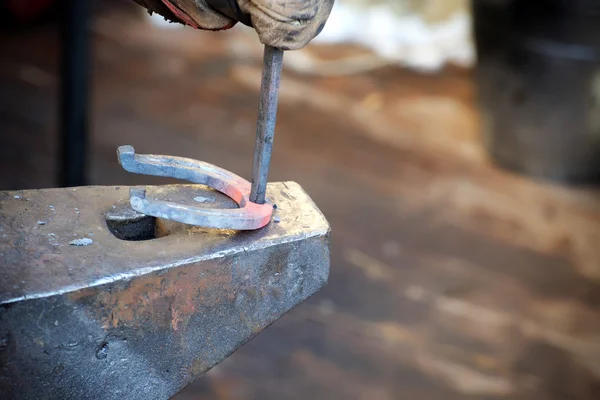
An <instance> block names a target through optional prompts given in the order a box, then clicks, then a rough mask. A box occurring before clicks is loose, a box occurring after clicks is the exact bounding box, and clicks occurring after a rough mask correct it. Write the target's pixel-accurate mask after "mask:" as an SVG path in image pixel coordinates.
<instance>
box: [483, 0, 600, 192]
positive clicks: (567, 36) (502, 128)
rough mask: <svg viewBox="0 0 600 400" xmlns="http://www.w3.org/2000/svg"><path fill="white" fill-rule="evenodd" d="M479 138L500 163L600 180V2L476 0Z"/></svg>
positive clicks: (575, 179) (556, 176)
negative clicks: (481, 125) (481, 124)
mask: <svg viewBox="0 0 600 400" xmlns="http://www.w3.org/2000/svg"><path fill="white" fill-rule="evenodd" d="M473 12H474V34H475V42H476V49H477V58H478V61H477V67H476V73H475V75H476V82H477V90H478V97H479V105H480V108H481V113H482V117H483V136H484V141H485V145H486V148H487V150H488V152H489V154H490V157H491V159H492V160H493V162H495V163H496V164H497V165H499V166H501V167H503V168H506V169H509V170H513V171H517V172H520V173H524V174H527V175H530V176H534V177H539V178H544V179H549V180H554V181H561V182H568V183H588V182H591V181H597V180H598V178H600V1H596V0H544V1H535V2H532V1H529V0H523V1H518V0H517V1H512V2H511V1H497V0H496V1H492V0H474V1H473Z"/></svg>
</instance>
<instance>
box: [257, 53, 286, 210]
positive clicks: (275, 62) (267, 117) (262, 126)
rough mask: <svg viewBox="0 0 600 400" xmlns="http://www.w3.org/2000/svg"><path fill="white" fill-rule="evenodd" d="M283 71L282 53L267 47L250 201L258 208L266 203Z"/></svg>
mask: <svg viewBox="0 0 600 400" xmlns="http://www.w3.org/2000/svg"><path fill="white" fill-rule="evenodd" d="M282 68H283V50H280V49H276V48H274V47H271V46H265V54H264V67H263V74H262V83H261V87H260V103H259V105H258V121H257V124H256V145H255V150H254V165H253V169H252V191H251V192H250V201H251V202H253V203H257V204H264V202H265V193H266V191H267V181H268V176H269V164H270V163H271V151H272V149H273V135H274V134H275V121H276V119H277V101H278V94H279V82H280V79H281V70H282Z"/></svg>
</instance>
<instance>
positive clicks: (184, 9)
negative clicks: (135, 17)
mask: <svg viewBox="0 0 600 400" xmlns="http://www.w3.org/2000/svg"><path fill="white" fill-rule="evenodd" d="M134 1H135V2H136V3H138V4H139V5H141V6H143V7H145V8H146V9H148V11H151V12H155V13H157V14H159V15H162V16H163V17H165V18H167V19H168V20H170V21H173V22H179V23H182V24H185V25H189V26H191V27H193V28H196V29H204V30H211V31H218V30H224V29H229V28H231V27H232V26H234V25H235V24H236V22H237V21H234V20H232V19H230V18H228V17H226V16H224V15H222V14H219V13H218V12H216V11H215V10H213V9H212V8H210V7H209V6H208V5H207V4H206V2H205V1H204V0H134Z"/></svg>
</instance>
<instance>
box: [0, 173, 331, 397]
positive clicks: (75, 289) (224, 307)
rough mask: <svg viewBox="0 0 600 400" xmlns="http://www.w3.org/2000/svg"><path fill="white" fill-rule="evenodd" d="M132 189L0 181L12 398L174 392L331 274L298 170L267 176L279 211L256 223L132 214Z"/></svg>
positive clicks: (197, 189)
mask: <svg viewBox="0 0 600 400" xmlns="http://www.w3.org/2000/svg"><path fill="white" fill-rule="evenodd" d="M129 189H130V188H129V187H120V188H119V187H81V188H70V189H44V190H26V191H18V192H0V260H1V268H0V393H2V398H7V399H12V398H19V399H42V398H52V399H54V398H60V399H100V398H101V399H119V400H122V399H168V398H170V397H171V396H173V395H174V394H176V393H177V392H178V391H180V390H181V389H183V388H184V387H185V386H186V385H187V384H189V383H190V382H191V381H193V380H194V379H195V378H196V377H198V376H200V375H202V374H203V373H204V372H206V371H207V370H209V369H210V368H211V367H213V366H214V365H216V364H217V363H219V362H220V361H222V360H223V359H225V358H226V357H227V356H229V355H230V354H231V353H232V352H234V351H235V350H236V349H237V348H239V347H240V346H242V345H243V344H244V343H246V342H247V341H248V340H250V339H251V338H252V337H253V336H255V335H256V334H257V333H258V332H260V331H261V330H262V329H264V328H266V327H267V326H268V325H270V324H272V323H273V322H275V321H276V320H277V319H278V318H280V317H281V316H283V315H284V314H285V313H286V312H288V311H289V310H290V309H292V308H293V307H295V306H296V305H298V304H299V303H301V302H302V301H304V300H305V299H307V298H308V297H310V296H311V295H312V294H314V293H315V292H316V291H318V290H319V289H320V288H322V287H323V286H324V285H325V284H326V282H327V279H328V275H329V260H330V258H329V231H330V228H329V224H328V223H327V221H326V219H325V218H324V217H323V215H322V214H321V212H320V211H319V210H318V209H317V208H316V206H315V204H314V203H313V202H312V200H311V199H310V198H309V197H308V195H307V194H306V193H305V192H304V191H303V190H302V189H301V188H300V186H299V185H297V184H295V183H274V184H271V185H269V188H268V192H267V195H268V198H269V201H270V202H272V203H273V204H276V205H277V209H276V210H275V213H274V215H275V217H274V220H273V221H272V222H271V223H270V224H269V225H267V226H266V227H265V228H263V229H260V230H256V231H250V232H237V231H223V230H210V229H200V228H195V227H191V226H187V225H182V224H178V223H170V222H168V221H160V220H155V219H153V218H148V217H144V216H141V215H136V213H135V212H131V210H130V211H127V208H128V207H127V204H128V200H129ZM148 196H152V197H153V198H156V199H163V200H169V201H176V202H179V203H182V204H185V203H186V202H188V204H191V203H194V202H195V203H196V204H197V203H198V202H200V203H202V205H203V206H206V207H221V208H224V207H234V204H233V202H232V201H231V200H230V199H228V198H226V197H225V196H223V195H221V194H220V193H218V192H215V191H212V190H208V189H207V188H206V187H204V186H201V185H174V186H161V187H149V188H148ZM190 202H191V203H190Z"/></svg>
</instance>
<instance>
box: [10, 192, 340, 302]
mask: <svg viewBox="0 0 600 400" xmlns="http://www.w3.org/2000/svg"><path fill="white" fill-rule="evenodd" d="M281 183H284V184H287V183H294V184H296V185H297V186H298V188H299V189H300V190H302V192H304V194H306V198H307V199H308V200H310V202H311V203H312V204H313V206H314V208H315V210H317V211H318V213H319V214H320V216H321V218H322V220H323V223H324V225H326V228H324V229H322V230H318V231H312V232H311V233H310V234H305V235H302V234H295V235H290V236H285V237H283V238H280V239H275V240H273V241H271V242H270V243H269V244H268V246H269V247H270V246H272V245H280V244H285V243H289V242H294V241H297V240H300V239H309V238H312V237H318V236H325V237H327V240H330V238H329V237H330V234H331V225H330V224H329V221H328V220H327V218H325V215H324V214H323V213H322V212H321V210H320V209H319V208H318V207H317V205H316V203H315V202H314V201H313V200H312V198H311V197H310V196H309V195H308V193H307V192H306V191H305V190H304V188H303V187H302V186H301V185H300V184H298V183H296V182H292V181H286V182H281ZM87 187H90V186H87ZM91 187H93V186H91ZM70 189H72V188H70ZM28 190H38V189H28ZM39 190H44V189H39ZM24 191H26V190H5V191H2V192H4V193H9V194H10V193H17V192H19V193H22V192H24ZM271 223H272V222H271ZM266 247H267V245H266V244H264V245H259V244H254V245H251V246H244V247H238V248H234V249H231V250H229V251H221V252H217V253H214V254H211V255H208V256H206V255H205V256H198V257H191V258H188V259H185V260H180V261H178V262H174V263H171V264H167V265H164V264H163V265H161V266H160V267H146V268H139V269H135V270H133V271H131V272H128V273H121V274H115V275H112V276H111V277H109V278H103V279H97V280H95V281H92V282H91V283H89V284H87V285H83V284H79V285H71V286H66V287H65V288H64V289H62V290H54V291H48V292H41V293H39V294H37V295H33V296H19V297H13V298H9V299H6V300H0V306H4V305H10V304H13V303H17V302H20V301H26V300H35V299H43V298H47V297H52V296H59V295H63V294H66V293H70V292H75V291H77V290H81V289H86V288H94V287H98V286H102V285H106V284H110V283H115V282H121V281H127V280H131V279H135V278H137V277H140V276H144V275H149V274H151V273H155V272H160V271H162V270H166V269H170V268H178V267H181V266H185V265H190V264H195V263H198V262H203V261H208V260H215V259H219V258H223V257H227V256H230V255H235V254H238V253H241V252H247V251H255V250H261V249H264V248H266Z"/></svg>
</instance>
